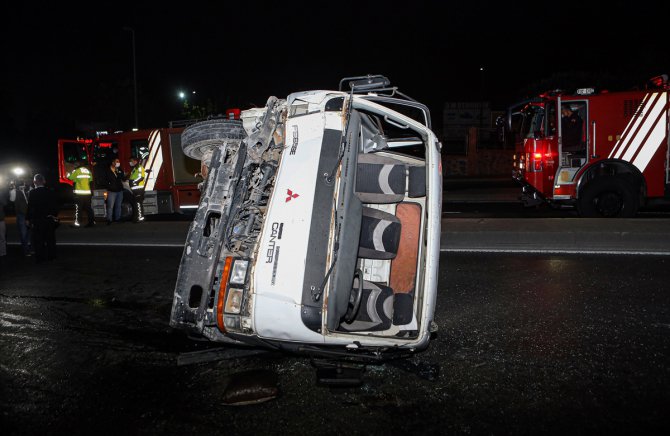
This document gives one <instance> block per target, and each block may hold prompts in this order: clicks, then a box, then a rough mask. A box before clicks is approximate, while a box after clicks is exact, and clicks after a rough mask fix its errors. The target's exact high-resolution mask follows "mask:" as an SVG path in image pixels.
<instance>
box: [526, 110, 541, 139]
mask: <svg viewBox="0 0 670 436" xmlns="http://www.w3.org/2000/svg"><path fill="white" fill-rule="evenodd" d="M543 122H544V109H543V108H541V107H537V106H531V107H530V108H529V109H528V112H527V113H526V119H525V120H524V126H523V127H524V129H523V130H524V133H525V135H524V137H525V138H534V137H535V134H536V133H542V132H543V130H544V129H542V127H543V126H542V123H543Z"/></svg>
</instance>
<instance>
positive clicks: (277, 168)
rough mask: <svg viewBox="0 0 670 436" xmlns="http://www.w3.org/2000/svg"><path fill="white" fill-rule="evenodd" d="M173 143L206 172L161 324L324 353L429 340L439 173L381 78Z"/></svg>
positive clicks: (395, 352)
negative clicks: (167, 313) (167, 312)
mask: <svg viewBox="0 0 670 436" xmlns="http://www.w3.org/2000/svg"><path fill="white" fill-rule="evenodd" d="M342 88H349V91H348V92H343V91H342ZM182 147H183V149H184V152H185V153H186V154H187V155H188V156H190V157H193V158H196V159H201V160H203V165H204V166H206V167H207V173H208V175H207V177H206V180H205V182H204V184H203V186H202V196H201V200H200V205H199V207H198V210H197V213H196V216H195V219H194V221H193V222H192V224H191V227H190V229H189V232H188V236H187V240H186V244H185V247H184V252H183V256H182V260H181V264H180V267H179V273H178V278H177V283H176V288H175V293H174V301H173V306H172V314H171V321H170V324H171V325H172V326H173V327H176V328H180V329H185V330H187V331H188V332H190V333H192V334H195V335H200V336H202V337H204V338H207V339H209V340H211V341H218V342H224V343H230V344H247V345H252V346H255V347H265V348H268V349H273V350H284V351H289V352H295V353H301V354H307V355H311V356H326V357H328V358H335V359H338V358H344V359H349V358H353V359H354V360H355V359H361V360H366V359H370V360H384V359H385V358H387V357H388V358H395V357H399V356H406V355H411V354H413V353H415V352H417V351H420V350H423V349H425V348H426V347H427V346H428V343H429V340H430V336H431V332H432V331H434V330H435V329H436V324H435V323H434V322H433V314H434V311H435V299H436V292H437V280H438V261H439V254H440V244H439V241H440V215H441V202H442V174H441V159H440V143H439V142H438V140H437V138H436V137H435V135H434V134H433V132H432V131H431V129H430V115H429V112H428V109H427V108H426V106H424V105H422V104H420V103H418V102H416V101H414V100H412V99H411V98H409V97H407V96H405V95H404V94H402V93H400V92H399V91H398V89H397V88H395V87H391V86H390V83H389V81H388V79H386V78H385V77H383V76H361V77H355V78H348V79H343V81H342V82H340V91H310V92H299V93H295V94H291V95H289V96H288V97H287V98H286V99H285V100H284V99H278V98H275V97H271V98H269V99H268V102H267V105H266V107H265V108H258V109H250V110H247V111H243V112H242V119H241V120H228V119H211V120H208V121H204V122H201V123H197V124H194V125H192V126H190V127H188V128H187V129H185V130H184V132H183V134H182Z"/></svg>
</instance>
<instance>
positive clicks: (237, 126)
mask: <svg viewBox="0 0 670 436" xmlns="http://www.w3.org/2000/svg"><path fill="white" fill-rule="evenodd" d="M246 137H247V132H246V131H245V130H244V126H243V125H242V121H241V120H230V119H227V118H221V119H214V120H207V121H201V122H199V123H195V124H193V125H190V126H188V127H187V128H185V129H184V131H183V132H182V134H181V147H182V150H183V151H184V154H185V155H186V156H188V157H190V158H193V159H196V160H203V156H211V152H212V150H213V149H214V148H215V147H218V146H219V145H222V144H224V143H226V142H230V141H236V142H239V141H241V140H243V139H244V138H246Z"/></svg>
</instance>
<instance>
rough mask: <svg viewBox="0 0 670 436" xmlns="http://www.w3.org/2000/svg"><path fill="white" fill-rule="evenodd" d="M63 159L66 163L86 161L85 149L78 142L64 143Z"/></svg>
mask: <svg viewBox="0 0 670 436" xmlns="http://www.w3.org/2000/svg"><path fill="white" fill-rule="evenodd" d="M63 159H64V160H65V162H67V163H75V162H77V161H79V160H86V148H84V146H83V145H82V144H80V143H78V142H66V143H64V144H63Z"/></svg>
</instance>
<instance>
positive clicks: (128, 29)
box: [123, 27, 139, 130]
mask: <svg viewBox="0 0 670 436" xmlns="http://www.w3.org/2000/svg"><path fill="white" fill-rule="evenodd" d="M123 30H126V31H128V32H131V33H132V35H133V95H134V103H135V126H134V127H133V130H137V128H138V126H139V122H138V121H137V66H136V61H135V29H133V28H132V27H124V28H123Z"/></svg>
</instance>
